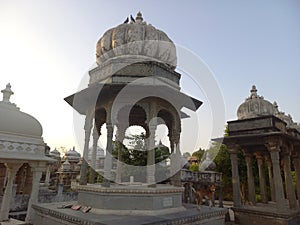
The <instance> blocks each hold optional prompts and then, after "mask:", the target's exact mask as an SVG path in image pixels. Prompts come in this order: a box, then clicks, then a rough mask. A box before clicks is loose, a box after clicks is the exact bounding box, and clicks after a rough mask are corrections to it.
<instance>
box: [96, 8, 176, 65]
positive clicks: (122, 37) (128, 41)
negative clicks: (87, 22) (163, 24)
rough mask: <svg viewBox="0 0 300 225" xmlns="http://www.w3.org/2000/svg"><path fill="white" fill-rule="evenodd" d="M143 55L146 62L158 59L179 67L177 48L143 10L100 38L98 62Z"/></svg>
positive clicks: (99, 63) (97, 49) (97, 51)
mask: <svg viewBox="0 0 300 225" xmlns="http://www.w3.org/2000/svg"><path fill="white" fill-rule="evenodd" d="M137 56H139V57H143V58H144V59H143V60H147V61H159V62H162V63H164V64H167V65H169V66H171V68H173V69H174V68H175V67H176V63H177V58H176V48H175V45H174V43H173V42H172V41H171V39H170V38H169V37H168V36H167V34H165V33H164V32H163V31H160V30H158V29H156V28H155V27H153V26H152V25H151V24H147V23H146V22H145V21H143V17H142V14H141V13H138V14H137V17H136V19H135V20H134V18H132V17H131V22H129V19H128V18H127V20H126V21H125V22H124V23H123V24H120V25H118V26H117V27H114V28H112V29H109V30H108V31H106V32H105V33H104V35H103V36H102V37H101V38H100V40H99V41H98V43H97V47H96V58H97V60H96V61H97V64H98V65H101V64H102V63H104V62H106V61H109V60H111V59H114V58H120V57H126V58H128V57H137Z"/></svg>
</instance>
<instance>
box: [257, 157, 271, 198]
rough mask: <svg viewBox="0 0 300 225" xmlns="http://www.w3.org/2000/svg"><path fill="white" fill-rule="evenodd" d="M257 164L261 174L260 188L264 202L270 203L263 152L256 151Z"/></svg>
mask: <svg viewBox="0 0 300 225" xmlns="http://www.w3.org/2000/svg"><path fill="white" fill-rule="evenodd" d="M255 156H256V160H257V166H258V175H259V189H260V195H261V201H262V203H268V197H267V190H266V177H265V170H264V157H263V155H262V153H258V152H256V153H255Z"/></svg>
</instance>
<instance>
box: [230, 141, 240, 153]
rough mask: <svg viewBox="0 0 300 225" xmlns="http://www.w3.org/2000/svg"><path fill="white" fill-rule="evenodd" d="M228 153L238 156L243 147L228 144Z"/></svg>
mask: <svg viewBox="0 0 300 225" xmlns="http://www.w3.org/2000/svg"><path fill="white" fill-rule="evenodd" d="M226 146H227V149H228V152H229V153H230V154H238V152H239V151H240V149H241V147H240V145H238V144H235V143H228V144H226Z"/></svg>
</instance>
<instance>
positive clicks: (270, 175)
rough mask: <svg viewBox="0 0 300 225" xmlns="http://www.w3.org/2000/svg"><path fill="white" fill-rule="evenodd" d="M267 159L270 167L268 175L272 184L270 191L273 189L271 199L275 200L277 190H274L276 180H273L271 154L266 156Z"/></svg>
mask: <svg viewBox="0 0 300 225" xmlns="http://www.w3.org/2000/svg"><path fill="white" fill-rule="evenodd" d="M265 160H266V163H267V167H268V176H269V184H270V191H271V201H272V202H275V201H276V198H275V190H274V180H273V171H272V162H271V159H270V156H265Z"/></svg>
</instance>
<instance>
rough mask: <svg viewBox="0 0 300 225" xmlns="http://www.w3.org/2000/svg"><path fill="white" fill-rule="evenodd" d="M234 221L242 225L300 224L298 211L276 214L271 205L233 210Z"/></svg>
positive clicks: (274, 207)
mask: <svg viewBox="0 0 300 225" xmlns="http://www.w3.org/2000/svg"><path fill="white" fill-rule="evenodd" d="M233 211H234V215H235V220H236V222H237V223H238V224H243V225H256V224H259V225H270V224H272V225H298V224H300V210H287V211H285V212H278V210H277V208H276V206H275V205H273V204H258V205H256V206H244V207H243V208H233Z"/></svg>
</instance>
